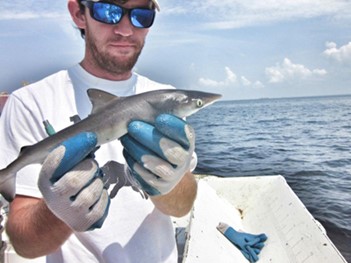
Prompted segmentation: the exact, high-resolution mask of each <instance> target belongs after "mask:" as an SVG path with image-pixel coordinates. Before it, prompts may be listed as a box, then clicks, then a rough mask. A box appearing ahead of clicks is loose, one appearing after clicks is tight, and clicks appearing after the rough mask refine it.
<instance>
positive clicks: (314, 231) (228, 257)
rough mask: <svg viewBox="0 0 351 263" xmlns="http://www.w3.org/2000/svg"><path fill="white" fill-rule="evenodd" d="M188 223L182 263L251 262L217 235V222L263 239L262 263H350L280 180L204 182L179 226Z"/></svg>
mask: <svg viewBox="0 0 351 263" xmlns="http://www.w3.org/2000/svg"><path fill="white" fill-rule="evenodd" d="M188 222H189V224H188V226H187V230H186V232H187V240H186V244H185V249H184V253H183V256H182V259H181V260H180V262H183V263H197V262H199V263H200V262H201V263H206V262H209V263H210V262H239V263H240V262H248V260H246V259H245V257H244V256H243V255H242V254H241V252H240V251H239V250H238V249H237V248H236V247H235V246H234V245H233V244H231V243H230V242H229V241H228V240H227V239H226V238H225V237H224V236H223V235H222V234H221V233H220V232H219V231H218V230H217V229H216V226H217V225H218V223H219V222H225V223H227V224H229V225H230V226H232V227H233V228H234V229H236V230H242V231H244V232H248V233H251V234H260V233H265V234H266V235H267V236H268V240H267V241H266V242H265V246H264V248H263V249H262V251H261V253H260V255H259V262H279V263H281V262H284V263H289V262H301V263H309V262H310V263H316V262H318V263H323V262H325V263H330V262H333V263H338V262H343V263H345V262H346V260H345V259H344V258H343V257H342V255H341V254H340V252H339V251H338V250H337V249H336V247H335V246H334V244H333V243H332V242H331V241H330V239H329V238H328V236H327V235H326V233H325V230H324V228H323V227H322V226H321V225H320V224H319V223H318V222H317V221H316V220H315V219H314V218H313V216H312V215H311V214H310V213H309V212H308V211H307V209H306V207H305V206H304V205H303V203H302V202H301V201H300V199H299V198H298V197H297V196H296V195H295V193H294V192H293V191H292V190H291V188H290V187H289V186H288V184H287V183H286V181H285V179H284V178H283V177H282V176H262V177H236V178H218V177H213V176H208V177H205V178H203V179H200V180H199V191H198V196H197V199H196V202H195V205H194V208H193V211H192V212H191V214H190V215H188V216H187V217H184V218H182V219H179V220H175V224H176V226H178V227H182V226H183V227H186V225H187V223H188Z"/></svg>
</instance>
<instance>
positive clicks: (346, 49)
mask: <svg viewBox="0 0 351 263" xmlns="http://www.w3.org/2000/svg"><path fill="white" fill-rule="evenodd" d="M326 48H327V49H326V50H325V51H324V52H323V54H324V55H325V56H326V57H328V58H330V59H333V60H336V61H337V62H339V63H345V64H351V42H349V43H348V44H346V45H344V46H341V47H340V48H337V45H336V43H334V42H327V43H326Z"/></svg>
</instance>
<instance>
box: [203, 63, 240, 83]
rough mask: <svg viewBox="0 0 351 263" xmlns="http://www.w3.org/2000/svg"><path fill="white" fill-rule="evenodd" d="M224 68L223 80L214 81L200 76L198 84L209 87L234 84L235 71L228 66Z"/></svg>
mask: <svg viewBox="0 0 351 263" xmlns="http://www.w3.org/2000/svg"><path fill="white" fill-rule="evenodd" d="M224 69H225V72H226V78H225V79H224V80H221V81H216V80H213V79H209V78H200V79H199V84H201V85H204V86H209V87H228V86H230V85H233V84H235V83H236V82H237V76H236V75H235V73H234V72H233V71H232V70H231V69H230V68H229V67H225V68H224Z"/></svg>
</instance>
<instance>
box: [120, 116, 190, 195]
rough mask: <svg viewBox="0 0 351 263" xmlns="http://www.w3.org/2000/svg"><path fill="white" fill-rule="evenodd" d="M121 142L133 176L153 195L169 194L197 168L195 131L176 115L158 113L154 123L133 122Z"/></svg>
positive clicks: (143, 188)
mask: <svg viewBox="0 0 351 263" xmlns="http://www.w3.org/2000/svg"><path fill="white" fill-rule="evenodd" d="M121 142H122V144H123V146H124V148H125V149H124V152H123V154H124V157H125V158H126V161H127V164H128V166H129V171H130V173H131V175H132V176H133V178H134V179H135V180H136V181H137V184H138V185H139V187H140V188H141V189H142V190H144V191H145V192H146V193H147V194H149V195H150V196H155V195H165V194H167V193H169V192H170V191H171V190H172V189H173V188H174V187H175V186H176V185H177V184H178V183H179V181H180V180H181V179H182V177H183V176H184V174H185V173H186V172H188V171H189V170H191V169H193V168H195V161H194V162H192V157H193V152H194V148H195V132H194V130H193V128H192V127H191V126H190V125H188V124H187V123H186V122H185V121H184V120H182V119H179V118H178V117H175V116H173V115H169V114H161V115H159V116H158V117H157V118H156V121H155V126H153V125H150V124H148V123H145V122H142V121H132V122H131V123H130V124H129V125H128V134H127V135H125V136H123V137H122V138H121Z"/></svg>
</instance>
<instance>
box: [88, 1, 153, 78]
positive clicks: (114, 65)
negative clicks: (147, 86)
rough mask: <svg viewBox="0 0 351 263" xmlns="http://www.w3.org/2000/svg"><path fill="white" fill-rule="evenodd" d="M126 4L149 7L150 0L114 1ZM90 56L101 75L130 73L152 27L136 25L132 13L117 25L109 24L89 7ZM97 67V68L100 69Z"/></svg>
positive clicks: (95, 69) (92, 65)
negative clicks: (96, 17)
mask: <svg viewBox="0 0 351 263" xmlns="http://www.w3.org/2000/svg"><path fill="white" fill-rule="evenodd" d="M111 2H113V3H116V4H118V5H121V6H123V7H125V8H135V7H147V6H148V5H149V0H129V1H128V2H127V3H125V4H123V5H122V4H121V2H120V1H111ZM85 16H86V28H85V41H86V59H87V60H88V61H89V63H90V67H93V68H94V73H95V74H96V75H98V76H103V77H107V78H109V77H108V75H116V74H126V73H129V72H130V71H131V70H132V68H133V67H134V65H135V63H136V62H137V60H138V57H139V55H140V53H141V50H142V48H143V46H144V43H145V37H146V35H147V33H148V29H140V28H135V27H134V26H133V25H132V24H131V22H130V20H129V17H128V15H125V16H124V17H123V18H122V20H121V21H120V22H119V23H118V24H116V25H108V24H103V23H101V22H98V21H96V20H94V19H92V18H91V16H90V13H89V10H88V8H86V10H85ZM96 71H97V72H96Z"/></svg>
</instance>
